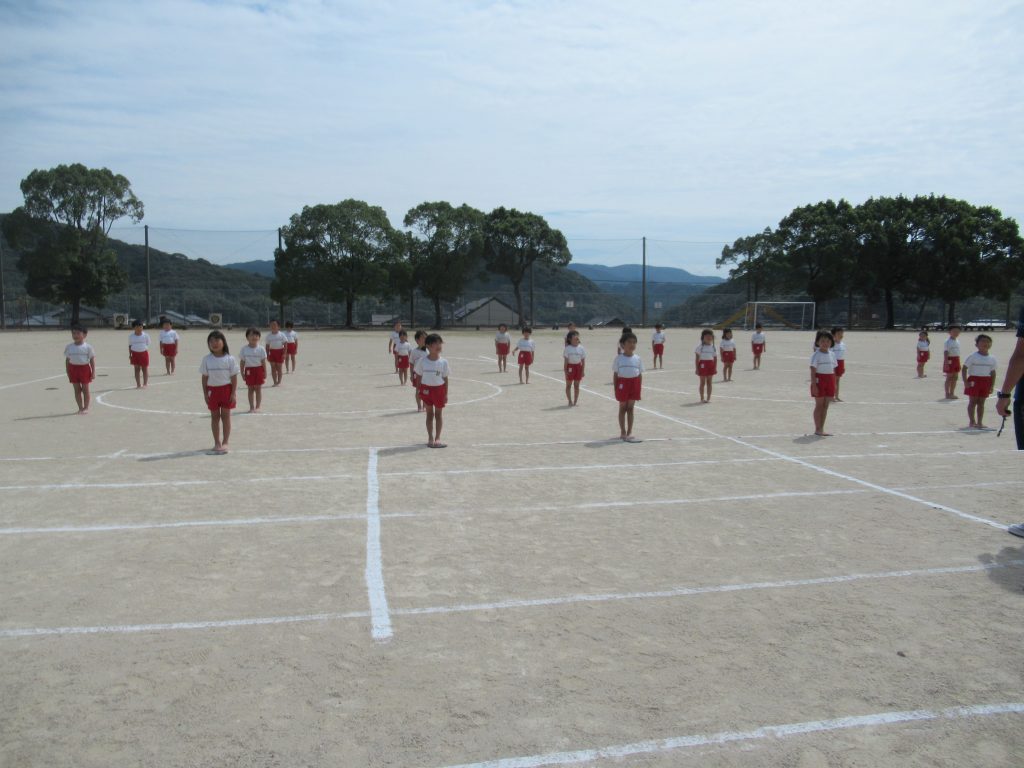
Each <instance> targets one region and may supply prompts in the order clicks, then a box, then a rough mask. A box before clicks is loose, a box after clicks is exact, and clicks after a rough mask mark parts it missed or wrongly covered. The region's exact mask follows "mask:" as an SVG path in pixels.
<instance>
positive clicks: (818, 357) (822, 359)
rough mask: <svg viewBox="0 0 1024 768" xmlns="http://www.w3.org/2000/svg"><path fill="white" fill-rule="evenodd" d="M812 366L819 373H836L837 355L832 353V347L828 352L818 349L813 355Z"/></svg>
mask: <svg viewBox="0 0 1024 768" xmlns="http://www.w3.org/2000/svg"><path fill="white" fill-rule="evenodd" d="M811 367H812V368H813V369H814V370H815V371H817V372H818V373H835V372H836V356H835V355H834V354H833V353H832V350H831V349H830V350H829V351H828V352H822V351H821V350H820V349H816V350H814V354H813V355H811Z"/></svg>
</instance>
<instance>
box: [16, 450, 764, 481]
mask: <svg viewBox="0 0 1024 768" xmlns="http://www.w3.org/2000/svg"><path fill="white" fill-rule="evenodd" d="M609 442H612V443H619V442H621V441H620V440H619V439H618V438H615V439H614V440H611V441H609ZM757 461H780V459H778V458H771V459H691V460H689V461H657V462H650V463H646V464H630V466H631V467H632V468H634V469H649V468H653V467H682V466H688V465H693V464H749V463H751V462H757ZM570 469H574V470H581V471H582V470H586V469H622V464H562V465H558V466H552V465H550V464H548V465H546V466H540V467H480V468H477V469H424V470H409V471H406V472H381V475H383V476H385V477H408V476H413V475H476V474H487V473H492V472H500V473H505V472H562V471H565V470H570ZM0 490H3V487H2V486H0Z"/></svg>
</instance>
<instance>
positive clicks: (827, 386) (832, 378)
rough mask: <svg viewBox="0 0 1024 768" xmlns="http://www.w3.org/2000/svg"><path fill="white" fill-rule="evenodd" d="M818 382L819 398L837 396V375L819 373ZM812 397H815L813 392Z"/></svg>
mask: <svg viewBox="0 0 1024 768" xmlns="http://www.w3.org/2000/svg"><path fill="white" fill-rule="evenodd" d="M816 380H817V382H818V394H817V397H835V396H836V375H835V374H834V373H819V374H818V375H817V377H816ZM812 388H813V387H812ZM811 397H815V395H814V393H813V392H812V393H811Z"/></svg>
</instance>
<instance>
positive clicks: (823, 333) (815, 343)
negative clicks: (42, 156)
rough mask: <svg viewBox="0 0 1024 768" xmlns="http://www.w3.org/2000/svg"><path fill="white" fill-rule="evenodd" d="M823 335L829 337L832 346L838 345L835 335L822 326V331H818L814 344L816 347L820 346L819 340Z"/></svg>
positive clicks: (829, 343)
mask: <svg viewBox="0 0 1024 768" xmlns="http://www.w3.org/2000/svg"><path fill="white" fill-rule="evenodd" d="M822 337H824V338H826V339H828V345H829V346H830V347H834V346H835V345H836V340H835V337H834V336H833V335H832V334H831V333H829V332H828V331H826V330H825V329H824V328H822V329H821V330H820V331H818V333H817V334H816V335H815V337H814V346H815V347H817V346H818V342H819V341H821V339H822Z"/></svg>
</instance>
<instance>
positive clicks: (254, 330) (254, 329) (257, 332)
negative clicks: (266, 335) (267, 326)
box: [245, 325, 263, 339]
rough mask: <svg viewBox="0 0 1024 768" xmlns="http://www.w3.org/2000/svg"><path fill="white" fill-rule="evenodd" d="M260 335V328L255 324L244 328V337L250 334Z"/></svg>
mask: <svg viewBox="0 0 1024 768" xmlns="http://www.w3.org/2000/svg"><path fill="white" fill-rule="evenodd" d="M262 335H263V334H262V333H260V329H259V328H257V327H256V326H253V325H250V326H249V327H248V328H246V329H245V338H247V339H248V338H249V337H250V336H262Z"/></svg>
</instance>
